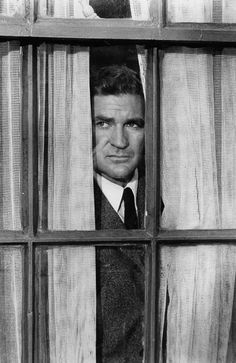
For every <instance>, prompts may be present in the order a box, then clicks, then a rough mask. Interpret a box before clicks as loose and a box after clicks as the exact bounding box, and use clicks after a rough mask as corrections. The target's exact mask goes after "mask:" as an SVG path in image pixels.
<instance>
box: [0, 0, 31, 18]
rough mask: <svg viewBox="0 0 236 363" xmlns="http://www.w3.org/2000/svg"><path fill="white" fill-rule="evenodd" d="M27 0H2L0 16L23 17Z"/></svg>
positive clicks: (0, 0)
mask: <svg viewBox="0 0 236 363" xmlns="http://www.w3.org/2000/svg"><path fill="white" fill-rule="evenodd" d="M24 12H25V0H0V14H2V15H7V16H17V15H23V14H24Z"/></svg>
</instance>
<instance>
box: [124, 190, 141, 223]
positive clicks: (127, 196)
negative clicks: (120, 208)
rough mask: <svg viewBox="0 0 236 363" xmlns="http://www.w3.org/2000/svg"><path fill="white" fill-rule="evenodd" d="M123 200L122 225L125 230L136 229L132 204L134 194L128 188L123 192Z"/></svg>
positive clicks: (135, 216)
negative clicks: (123, 224)
mask: <svg viewBox="0 0 236 363" xmlns="http://www.w3.org/2000/svg"><path fill="white" fill-rule="evenodd" d="M123 200H124V207H125V216H124V223H125V227H126V228H127V229H137V228H138V218H137V214H136V210H135V204H134V194H133V192H132V190H131V189H130V188H125V189H124V192H123Z"/></svg>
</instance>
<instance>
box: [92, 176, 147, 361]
mask: <svg viewBox="0 0 236 363" xmlns="http://www.w3.org/2000/svg"><path fill="white" fill-rule="evenodd" d="M94 188H95V190H94V192H95V211H96V229H125V226H124V224H123V222H122V221H121V219H120V218H119V216H118V214H117V213H116V212H115V210H114V209H113V208H112V206H111V205H110V203H109V202H108V201H107V199H106V198H105V196H104V195H103V193H102V192H101V190H100V188H99V187H98V185H97V184H96V182H95V187H94ZM137 206H138V219H139V225H140V228H143V227H144V209H145V178H144V177H141V178H140V179H139V184H138V192H137ZM97 290H98V296H97V356H98V362H102V363H141V362H142V357H143V342H142V341H143V329H142V326H143V323H144V249H143V248H137V247H136V248H132V247H130V248H125V247H114V248H112V247H108V248H105V247H102V248H97Z"/></svg>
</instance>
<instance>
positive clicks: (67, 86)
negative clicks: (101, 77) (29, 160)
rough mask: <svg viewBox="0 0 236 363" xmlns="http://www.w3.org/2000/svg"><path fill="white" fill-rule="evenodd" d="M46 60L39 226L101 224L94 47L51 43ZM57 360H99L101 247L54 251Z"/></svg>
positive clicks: (52, 311)
mask: <svg viewBox="0 0 236 363" xmlns="http://www.w3.org/2000/svg"><path fill="white" fill-rule="evenodd" d="M38 62H39V73H38V79H39V82H38V84H39V98H40V99H39V130H38V134H39V163H38V164H39V215H40V217H39V227H40V228H41V229H47V228H48V229H49V230H65V231H69V230H91V229H94V228H95V226H94V201H93V164H92V125H91V110H90V93H89V52H88V48H81V47H79V46H66V45H45V44H43V45H42V46H41V47H40V48H39V51H38ZM47 257H48V260H47V272H46V273H47V275H48V283H47V284H48V292H47V294H48V316H49V321H48V325H49V328H48V329H49V353H48V355H49V357H50V362H55V363H60V362H61V363H64V362H71V363H73V362H76V363H78V362H88V363H90V362H91V363H92V362H95V360H96V358H95V356H96V355H95V348H96V286H95V279H96V276H95V248H93V247H85V246H84V247H77V248H71V247H53V248H51V249H48V251H47Z"/></svg>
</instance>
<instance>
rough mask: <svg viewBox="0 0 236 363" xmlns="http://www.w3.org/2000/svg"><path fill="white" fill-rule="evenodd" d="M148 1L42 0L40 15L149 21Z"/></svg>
mask: <svg viewBox="0 0 236 363" xmlns="http://www.w3.org/2000/svg"><path fill="white" fill-rule="evenodd" d="M149 6H150V1H148V0H109V1H108V0H91V1H88V0H72V1H70V0H63V1H62V0H50V1H46V0H41V1H40V2H39V14H40V15H41V16H52V17H57V18H71V17H73V18H87V19H98V18H132V19H135V20H149V19H150V14H149Z"/></svg>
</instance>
